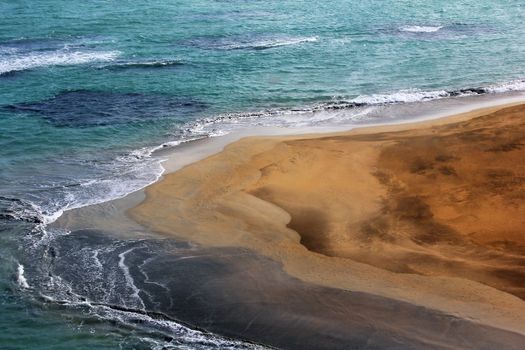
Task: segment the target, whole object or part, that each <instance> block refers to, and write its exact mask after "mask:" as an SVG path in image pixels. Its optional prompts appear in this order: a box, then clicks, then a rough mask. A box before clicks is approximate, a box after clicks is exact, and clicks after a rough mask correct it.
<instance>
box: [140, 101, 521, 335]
mask: <svg viewBox="0 0 525 350" xmlns="http://www.w3.org/2000/svg"><path fill="white" fill-rule="evenodd" d="M519 104H520V103H513V104H511V105H519ZM511 105H505V106H493V107H488V108H483V109H481V110H475V111H470V112H466V113H462V114H459V115H455V116H451V117H445V118H440V119H435V120H426V121H419V122H409V123H406V124H396V125H387V126H373V127H365V128H359V129H353V130H351V131H349V132H337V133H330V134H309V135H293V136H266V137H265V136H252V137H248V138H244V139H241V140H238V141H235V142H233V143H230V144H228V145H227V146H226V147H225V149H224V150H223V151H220V152H219V153H217V154H214V155H207V158H205V159H203V160H200V161H198V162H197V163H192V162H187V164H185V165H183V166H180V167H179V169H180V168H182V169H180V170H178V171H175V172H169V169H170V167H171V169H172V170H177V166H173V164H172V165H170V166H168V170H167V171H166V174H165V175H164V176H163V178H162V179H161V180H160V181H159V182H157V183H155V184H153V185H150V186H149V187H148V188H146V190H145V191H146V194H147V197H149V198H150V200H149V202H148V199H146V202H145V203H149V204H150V205H151V202H152V201H151V197H152V196H156V197H157V200H158V198H162V196H163V195H164V196H165V195H166V189H165V188H164V189H163V190H159V191H157V193H155V194H152V193H153V192H154V191H155V190H154V188H155V187H162V186H165V184H166V182H167V181H168V180H169V178H170V177H175V176H176V177H177V182H180V181H181V177H180V174H181V173H184V172H186V173H188V171H189V172H190V173H191V172H192V171H193V173H192V174H191V176H190V175H189V173H188V174H183V175H182V176H183V178H182V180H183V181H186V183H185V184H186V186H187V187H186V188H187V189H186V191H189V188H191V187H193V188H199V190H197V191H196V192H198V191H201V190H200V186H202V184H203V183H202V182H199V176H200V179H201V180H202V179H203V178H206V179H207V181H209V180H210V179H213V180H212V182H214V183H215V184H217V185H219V184H221V186H222V187H221V191H223V192H224V193H233V192H235V191H237V192H238V193H240V192H242V190H239V189H238V188H236V187H235V186H238V185H239V183H240V182H243V181H244V182H247V180H240V179H231V178H230V177H231V175H232V171H233V170H232V169H233V168H234V167H236V166H237V167H239V166H240V167H242V164H243V162H246V161H247V159H249V158H251V157H253V156H254V155H255V154H260V153H264V152H267V151H268V149H271V148H272V147H275V145H276V144H277V143H279V142H294V141H297V140H299V139H303V140H304V139H309V140H319V139H322V138H329V137H334V138H337V137H343V136H348V137H356V136H359V135H361V136H366V135H371V134H374V133H376V134H377V133H387V132H402V130H407V129H411V128H412V130H420V131H418V132H421V130H424V129H425V128H439V127H443V126H446V125H449V124H450V123H459V122H464V121H467V120H472V119H473V118H476V117H479V116H481V115H484V114H487V113H494V112H495V111H497V110H501V109H502V108H509V107H510V106H511ZM365 148H366V147H365ZM376 151H377V150H376ZM228 152H229V153H228ZM233 152H235V153H237V154H236V156H235V157H236V158H235V160H234V162H236V163H235V164H232V161H231V159H227V161H226V160H225V157H221V154H222V155H224V154H225V153H228V154H229V156H231V155H232V154H233ZM363 152H365V153H363V155H362V157H361V161H363V160H364V159H367V158H373V157H374V156H377V154H371V153H366V152H370V149H368V150H363ZM226 158H227V157H226ZM230 158H231V157H230ZM228 162H229V164H228V165H225V163H228ZM203 163H208V165H203V166H201V165H202V164H203ZM218 163H220V164H221V165H218ZM175 164H176V162H175ZM366 166H368V167H369V166H370V164H368V165H366ZM366 166H365V168H366ZM192 167H193V168H196V167H197V168H199V167H200V169H191V168H192ZM213 167H215V168H214V172H213V174H211V173H209V170H210V169H211V168H213ZM228 167H229V168H228ZM217 170H219V172H220V173H221V174H222V175H221V176H222V177H219V178H218V177H217V176H216V172H217ZM195 171H196V172H197V173H195ZM206 171H208V172H207V173H206ZM235 171H237V172H238V169H236V170H235ZM246 171H247V172H246V173H245V174H244V175H247V177H245V178H247V179H249V180H248V182H249V181H256V180H257V178H258V177H260V175H259V174H257V173H254V172H253V170H251V171H250V170H246ZM199 172H201V173H199ZM233 173H235V172H233ZM177 174H178V175H177ZM196 174H197V176H195V175H196ZM228 174H229V175H228ZM362 177H363V179H364V178H366V177H367V175H366V174H363V176H362ZM221 181H222V182H224V183H227V185H223V184H222V182H221ZM235 181H238V182H239V183H235ZM369 184H371V183H369ZM171 185H172V186H173V181H172V183H171ZM244 185H245V184H244ZM241 187H242V186H241ZM248 187H249V186H248ZM371 188H372V189H375V190H373V191H375V194H376V195H378V196H384V192H382V191H384V189H382V188H381V186H378V184H377V183H375V184H373V186H368V187H367V192H369V191H370V189H371ZM207 190H210V191H211V192H210V193H208V194H206V195H205V196H202V194H199V195H200V198H198V199H195V198H193V197H191V196H192V195H193V194H191V193H188V192H184V188H181V187H179V188H177V191H179V192H178V195H179V196H180V195H181V191H182V195H183V196H189V197H187V198H185V200H188V198H192V200H193V199H195V200H197V201H198V203H199V205H201V206H202V203H203V201H208V203H211V204H210V206H211V207H213V206H214V205H216V202H214V201H215V200H216V199H217V198H218V197H217V196H219V197H221V196H222V197H221V200H224V196H223V195H222V194H217V193H213V189H207ZM170 191H173V189H170ZM228 191H230V192H228ZM251 191H252V194H250V195H249V196H251V197H250V198H249V199H247V198H245V197H246V196H244V197H243V198H242V199H240V198H235V200H234V198H233V197H232V198H229V199H228V200H226V201H225V202H222V203H220V206H221V210H222V212H221V211H219V212H218V213H219V214H211V213H210V212H201V213H198V214H197V215H194V213H191V214H189V215H188V216H187V217H186V216H185V215H184V214H187V212H185V211H184V210H183V208H182V207H180V208H177V210H179V212H177V216H178V217H183V218H185V219H184V220H181V221H183V223H177V225H173V222H169V223H168V222H165V223H164V224H162V223H161V222H162V221H163V218H162V215H161V214H159V213H157V214H155V215H152V214H151V208H150V213H149V214H144V212H142V213H139V214H137V210H139V211H140V210H141V209H136V208H135V209H132V210H131V212H132V213H133V215H132V216H133V217H135V218H139V220H138V221H139V222H141V223H145V224H147V226H148V228H151V229H153V230H154V231H156V232H161V233H164V234H171V235H172V234H173V231H177V228H179V231H178V233H177V234H176V236H177V237H179V238H184V239H189V240H191V241H194V242H196V243H199V244H202V245H204V246H239V247H243V248H248V249H251V250H253V251H256V252H258V253H260V254H262V255H264V256H267V257H270V258H271V259H273V260H275V261H278V262H280V263H282V264H283V267H284V269H285V271H286V272H287V273H288V274H290V275H292V276H294V277H298V278H300V279H302V280H303V281H306V282H310V283H314V284H318V285H323V286H327V287H332V288H341V289H344V290H351V291H362V292H366V293H372V294H376V295H382V296H385V297H390V298H394V299H397V300H402V301H405V302H410V303H413V304H416V305H422V306H426V307H430V308H432V309H435V310H441V311H443V312H445V313H448V314H455V315H458V316H460V317H464V318H466V319H476V320H478V322H480V323H484V324H488V325H492V326H496V327H500V328H503V329H508V330H512V331H516V332H519V333H521V334H525V329H522V327H520V326H519V325H520V324H524V323H523V322H522V321H524V320H522V319H521V318H520V316H519V312H517V311H516V310H522V311H523V310H525V308H524V305H523V300H521V299H519V298H516V297H514V296H512V295H509V294H506V293H501V292H500V291H498V290H496V289H493V288H491V287H487V286H485V285H482V284H480V283H478V282H476V281H470V280H468V281H467V280H463V279H459V280H460V281H457V280H458V278H457V277H435V278H433V281H431V283H429V281H428V280H429V277H428V276H422V275H418V274H403V275H402V276H403V278H402V281H400V280H399V276H398V274H397V273H394V272H392V271H386V270H383V269H381V268H378V267H377V266H372V265H369V264H367V263H361V262H358V261H351V262H349V261H348V260H349V259H345V258H341V257H333V256H326V255H323V254H319V253H318V252H317V253H316V252H311V251H310V250H308V249H306V248H305V246H304V245H302V244H300V241H301V237H298V236H297V233H296V231H294V230H292V229H290V227H287V225H288V224H289V222H290V220H291V216H290V214H289V213H288V212H287V211H285V210H283V209H282V203H281V206H279V205H276V203H275V202H272V201H268V200H266V201H264V200H261V197H264V195H261V194H260V193H259V195H257V194H255V195H253V194H254V193H255V192H256V191H257V189H254V188H252V189H251ZM160 192H163V193H164V194H161V193H160ZM248 192H249V191H248ZM238 193H237V194H238ZM244 194H246V192H244ZM199 195H197V197H199ZM246 195H247V194H246ZM361 195H363V194H362V193H361ZM247 196H248V195H247ZM266 199H268V198H266ZM171 200H173V197H172V198H171ZM239 200H240V202H239ZM261 201H262V202H264V203H262V202H261ZM232 202H236V203H243V204H242V205H238V204H234V203H233V204H232ZM193 204H195V202H193ZM199 205H197V206H194V207H195V208H199V210H200V208H201V207H199ZM190 206H191V205H190ZM141 207H142V208H144V204H141V205H139V208H141ZM170 207H171V209H173V206H172V205H170ZM252 207H254V208H257V209H258V210H259V212H258V214H257V215H255V216H254V215H253V210H252V209H253V208H252ZM367 207H369V211H370V213H371V212H375V211H377V209H378V206H377V203H374V201H371V202H370V203H368V204H367ZM159 209H160V208H158V207H156V208H155V210H159ZM215 209H217V207H215ZM199 210H196V211H197V212H198V211H199ZM250 210H251V213H250V215H252V216H251V217H250V219H249V220H247V221H245V222H242V220H241V221H237V222H236V224H237V226H238V225H244V226H245V227H250V230H252V229H253V227H256V231H257V230H260V229H261V227H258V226H257V225H258V224H260V220H261V216H266V218H265V220H267V219H268V218H271V220H269V221H268V220H267V221H265V225H264V226H265V229H264V230H262V231H260V232H259V231H257V233H258V234H259V236H258V237H256V238H255V239H254V237H253V235H251V234H250V235H247V234H246V232H249V230H247V231H244V232H243V231H242V230H240V229H237V228H232V227H231V226H229V223H228V220H232V218H235V219H238V218H239V217H241V218H242V217H243V215H246V211H250ZM163 213H164V214H165V215H164V216H165V217H170V215H172V217H173V216H174V215H173V213H168V212H166V211H164V212H163ZM182 213H184V214H183V215H181V214H182ZM216 213H217V211H216ZM261 213H262V214H261ZM148 215H149V217H148ZM210 215H211V216H210ZM196 216H198V217H199V219H201V220H204V221H206V220H208V223H209V226H210V227H207V228H206V227H203V224H202V222H197V221H195V220H196ZM210 217H211V218H212V221H210ZM226 217H227V219H225V218H226ZM192 220H193V221H192ZM165 221H166V220H165ZM167 221H169V220H167ZM230 224H231V223H230ZM191 225H195V226H194V227H192V228H191V229H189V230H187V231H191V232H185V233H183V232H182V229H181V228H182V227H191ZM221 225H224V226H221ZM195 227H198V228H197V229H196V228H195ZM212 227H213V228H214V230H215V231H219V233H220V231H221V230H223V231H224V232H223V233H222V234H219V235H220V236H221V237H220V238H217V232H216V234H215V235H214V236H213V237H211V236H210V235H209V231H210V229H211V228H212ZM268 228H271V230H275V231H276V232H280V234H281V237H278V238H276V237H274V236H272V235H271V234H269V233H268V232H264V231H268ZM296 229H297V228H296ZM199 230H202V232H208V234H202V232H201V234H199V232H198V231H199ZM206 230H207V231H206ZM179 232H180V233H179ZM232 233H233V234H232ZM252 233H253V232H252ZM228 236H229V237H228ZM243 237H244V238H243ZM261 237H262V238H261ZM283 237H284V238H283ZM247 238H250V240H248V239H247ZM265 240H266V243H265ZM261 242H262V243H261ZM268 242H271V244H270V245H269V244H268ZM276 247H278V248H276ZM305 257H306V258H305ZM294 259H295V260H300V261H301V263H302V264H303V265H305V264H306V265H307V266H308V267H307V268H305V267H304V266H303V267H298V266H297V262H294ZM304 259H306V260H307V261H305V260H304ZM334 259H335V260H334ZM334 261H337V263H335V264H334V263H333V262H334ZM294 264H295V265H294ZM328 265H332V266H330V268H328ZM333 265H336V267H334V266H333ZM319 266H321V267H322V268H320V267H319ZM323 269H324V270H323ZM305 270H308V271H307V272H306V271H305ZM349 271H350V272H349ZM327 272H329V274H335V275H339V276H340V275H344V276H349V275H351V276H352V278H353V281H352V283H348V282H346V284H345V283H342V282H341V281H340V280H337V278H333V277H329V276H326V273H327ZM368 275H370V276H374V275H375V280H373V281H372V282H371V281H370V278H369V276H368ZM356 276H359V277H356ZM451 278H452V279H451ZM456 282H461V283H460V284H461V287H460V288H455V287H454V286H453V285H454V284H455V283H456ZM403 283H408V284H409V285H412V286H418V288H419V290H418V291H416V292H412V293H407V292H406V290H405V291H403V288H401V289H400V288H398V286H397V285H399V284H403ZM447 283H450V284H451V285H452V286H451V287H447V288H444V287H443V285H444V284H447ZM405 289H406V288H405ZM439 289H441V291H440V293H436V292H435V290H439ZM445 289H446V290H445ZM469 290H470V291H471V292H468V291H469ZM410 294H411V295H410ZM458 300H460V301H458ZM493 306H496V307H497V308H498V309H499V311H497V312H494V310H492V307H493ZM458 309H459V310H460V311H458ZM521 314H523V312H522V313H521Z"/></svg>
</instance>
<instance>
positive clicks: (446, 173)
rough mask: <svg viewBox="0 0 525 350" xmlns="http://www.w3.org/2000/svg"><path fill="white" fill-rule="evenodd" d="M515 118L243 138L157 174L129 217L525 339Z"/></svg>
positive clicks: (519, 145) (524, 131) (485, 115)
mask: <svg viewBox="0 0 525 350" xmlns="http://www.w3.org/2000/svg"><path fill="white" fill-rule="evenodd" d="M524 115H525V105H512V106H505V107H493V108H487V109H483V110H476V111H473V112H469V113H464V114H461V115H455V116H451V117H447V118H442V119H438V120H434V121H426V122H420V123H414V124H406V125H393V126H382V127H371V128H364V129H356V130H352V131H349V132H343V133H334V134H319V135H299V136H297V135H296V136H286V137H283V136H277V137H276V136H268V137H248V138H244V139H241V140H239V141H237V142H234V143H232V144H230V145H228V146H227V147H226V148H225V149H224V150H223V151H222V152H220V153H218V154H215V155H212V156H210V157H207V158H206V159H204V160H202V161H199V162H196V163H193V164H190V165H188V166H186V167H184V168H183V169H181V170H178V171H176V172H174V173H170V174H167V175H166V176H165V177H164V178H163V179H162V180H161V181H159V182H157V183H155V184H153V185H151V186H149V187H148V188H147V189H146V199H145V200H144V201H143V202H142V203H141V204H140V205H138V206H137V207H135V208H133V209H131V210H130V214H131V217H132V218H134V219H135V220H137V221H138V222H140V223H141V224H143V225H145V226H146V227H148V228H149V229H152V230H154V231H155V232H159V233H162V234H165V235H168V236H170V237H176V238H178V239H183V240H187V241H191V242H195V243H197V244H199V245H201V246H203V247H210V248H219V249H221V248H228V247H234V248H242V249H248V250H249V251H251V252H253V253H255V254H257V255H260V256H263V257H265V258H269V259H270V260H273V261H274V262H277V263H278V264H280V265H281V266H282V269H283V270H284V271H285V272H286V274H288V275H289V276H291V277H293V278H297V279H299V280H301V281H303V282H306V283H309V284H312V285H317V286H320V287H323V288H330V289H331V290H333V289H335V290H341V291H349V292H359V293H365V294H367V295H371V296H377V297H380V298H387V299H388V300H394V301H398V302H400V303H403V305H412V306H417V307H423V308H425V309H426V310H431V311H433V312H434V311H435V312H437V313H440V314H443V315H448V316H451V317H454V318H455V319H458V320H465V321H467V322H473V323H474V324H478V325H483V327H493V328H495V329H500V330H505V331H510V332H514V333H518V334H521V335H525V235H524V234H523V227H524V224H525V219H524V218H525V215H524V214H525V166H524V165H523V164H522V163H523V159H524V157H525V148H524V140H525V119H524V118H523V116H524ZM364 312H366V310H364ZM471 334H475V332H471ZM518 338H520V339H523V338H521V337H518ZM509 339H510V338H509ZM509 341H510V340H509ZM507 345H508V346H510V345H509V344H507Z"/></svg>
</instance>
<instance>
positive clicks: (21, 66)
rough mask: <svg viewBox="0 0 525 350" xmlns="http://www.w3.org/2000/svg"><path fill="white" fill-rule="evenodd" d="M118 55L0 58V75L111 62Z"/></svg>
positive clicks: (63, 53) (53, 54) (43, 54)
mask: <svg viewBox="0 0 525 350" xmlns="http://www.w3.org/2000/svg"><path fill="white" fill-rule="evenodd" d="M118 55H119V52H118V51H98V52H85V51H68V50H59V51H51V52H31V53H27V54H24V55H8V56H5V57H2V58H0V75H4V74H8V73H11V72H16V71H23V70H28V69H34V68H38V67H49V66H69V65H79V64H86V63H91V62H104V61H112V60H114V59H115V58H116V57H117V56H118Z"/></svg>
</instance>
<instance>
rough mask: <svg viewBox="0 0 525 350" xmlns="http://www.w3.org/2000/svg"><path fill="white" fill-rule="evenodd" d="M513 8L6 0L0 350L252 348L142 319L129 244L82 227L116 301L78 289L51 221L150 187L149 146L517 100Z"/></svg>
mask: <svg viewBox="0 0 525 350" xmlns="http://www.w3.org/2000/svg"><path fill="white" fill-rule="evenodd" d="M524 18H525V4H524V3H523V1H519V0H508V1H489V0H476V1H470V0H467V1H455V2H453V1H444V0H443V1H438V0H432V1H423V0H410V1H409V0H405V1H389V0H387V1H383V0H381V1H379V0H371V1H342V0H338V1H316V2H311V1H297V0H294V1H287V0H285V1H243V0H231V1H227V0H223V1H218V0H217V1H211V0H207V1H205V0H192V1H188V0H179V1H162V0H161V1H154V2H151V1H139V0H136V1H102V0H99V1H94V0H89V1H78V2H77V1H57V0H55V1H51V0H48V1H3V2H1V3H0V329H1V332H0V348H2V349H17V348H20V349H23V348H26V347H28V346H30V347H31V348H33V349H39V348H42V349H44V348H54V349H58V348H64V349H71V348H75V349H94V348H97V349H98V348H100V349H103V348H108V349H113V348H119V347H120V348H124V349H128V348H140V349H142V348H144V349H148V348H158V349H161V348H174V349H213V348H235V349H243V348H253V347H255V345H252V344H248V343H243V342H241V341H237V340H231V339H226V338H223V337H221V336H219V335H213V334H208V333H205V332H201V331H198V330H194V329H191V328H188V327H186V326H184V325H182V324H179V323H177V322H175V321H174V320H162V319H158V318H157V319H153V318H155V317H153V316H151V315H147V314H144V313H140V312H138V311H140V310H141V305H140V302H139V301H138V300H139V299H140V297H138V294H137V293H135V292H136V291H135V290H134V289H133V287H134V285H133V279H132V278H131V277H130V274H129V271H128V268H129V266H128V265H126V263H125V261H126V256H128V255H127V254H129V253H130V252H132V251H134V250H133V249H135V248H134V247H135V245H140V242H139V241H137V242H139V243H137V242H127V243H122V242H117V241H114V240H111V239H109V238H96V237H99V236H96V235H95V236H94V237H95V238H93V239H92V241H90V244H91V245H92V246H90V247H91V248H93V247H94V246H96V247H99V248H100V247H105V248H104V249H109V248H108V247H113V248H112V249H113V250H111V249H110V250H111V251H113V252H114V254H113V255H112V256H111V257H110V256H109V255H108V257H107V259H106V260H104V259H102V260H101V259H98V254H101V255H100V256H101V257H102V256H103V254H102V253H100V250H96V249H94V248H93V249H91V248H90V249H91V250H90V249H87V248H86V249H87V250H85V251H84V253H85V254H87V255H82V256H83V257H84V258H85V259H87V258H86V257H87V256H89V257H91V258H90V259H91V260H89V259H88V260H89V261H88V260H86V261H85V268H86V270H87V271H89V268H90V267H93V266H95V267H96V266H98V265H97V264H105V266H104V267H105V270H104V271H108V269H109V270H110V269H111V268H113V269H114V271H113V273H114V274H113V275H111V274H109V275H104V274H101V275H100V276H99V278H101V279H104V278H111V279H113V280H116V281H121V283H122V288H123V289H122V290H121V295H128V296H129V298H128V299H125V298H124V297H122V298H124V299H122V300H120V299H119V300H113V301H111V302H109V301H108V300H109V299H108V298H106V297H107V296H108V295H109V294H111V295H112V296H113V297H115V290H118V288H117V287H115V286H114V285H106V284H104V283H100V284H99V286H100V288H101V290H99V291H98V292H97V293H99V294H100V295H102V296H103V297H100V298H99V299H97V300H95V299H96V298H97V295H99V294H97V293H95V292H90V293H91V294H89V293H88V294H89V295H88V296H87V295H82V293H81V292H79V291H78V290H76V291H73V290H72V287H71V285H68V283H67V281H66V280H64V279H67V278H66V277H64V276H68V273H67V265H66V266H62V267H60V266H58V265H53V266H51V265H50V264H51V263H50V261H51V260H52V259H54V258H56V256H57V251H61V252H66V253H67V252H68V249H70V248H68V246H67V244H66V243H67V239H66V241H64V237H66V236H67V235H69V234H70V232H62V231H60V230H58V229H53V228H51V227H49V224H51V223H52V222H54V221H55V220H56V219H57V218H59V217H60V216H61V215H62V214H63V213H64V212H65V211H67V210H71V209H74V208H80V207H84V206H87V205H90V204H96V203H101V202H105V201H108V200H111V199H115V198H120V197H123V196H125V195H127V194H129V193H131V192H133V191H135V190H138V189H141V188H143V187H144V186H146V185H148V184H150V183H152V182H154V181H155V180H156V179H158V177H159V176H160V175H161V174H162V172H163V168H162V166H161V161H162V160H163V157H162V156H161V155H159V154H158V153H159V152H157V151H158V150H159V149H165V148H176V147H177V146H178V145H180V144H181V143H185V142H191V141H192V140H196V139H201V138H207V137H218V136H221V135H224V134H227V133H230V132H232V131H236V130H242V129H245V128H253V127H254V126H270V127H277V128H289V129H290V130H292V129H293V128H296V127H313V126H320V127H323V126H341V127H352V126H355V125H363V124H367V123H381V122H388V115H385V113H381V111H382V110H384V108H385V106H394V108H397V107H395V106H399V108H404V107H403V106H408V105H411V104H418V103H419V104H421V103H422V102H426V101H436V100H447V99H454V100H455V101H461V99H462V98H469V97H472V96H478V95H482V96H493V95H494V96H497V95H499V94H506V93H520V92H521V91H523V90H525V26H524V25H523V19H524ZM389 108H392V107H389ZM60 237H61V238H60ZM79 237H83V236H82V235H80V236H79ZM59 238H60V239H59ZM57 239H59V240H57ZM64 242H66V243H64ZM101 242H102V243H101ZM64 244H66V245H65V246H64ZM144 244H145V243H144ZM58 246H59V247H58ZM78 247H80V248H81V245H79V246H78ZM126 247H128V248H127V249H124V248H126ZM80 248H79V249H80ZM97 249H98V248H97ZM100 249H102V248H100ZM174 249H175V248H174ZM181 249H182V248H181ZM184 249H186V248H184ZM108 251H109V250H108ZM70 254H73V253H71V252H70ZM115 254H116V255H115ZM79 256H80V255H79ZM115 257H117V258H116V260H115V259H113V258H115ZM78 259H81V257H79V258H78ZM112 259H113V260H112ZM59 272H61V274H59ZM70 272H71V271H70ZM110 272H111V271H109V272H108V273H110ZM69 274H70V275H71V273H69ZM87 276H89V274H87ZM104 276H105V277H104ZM108 276H109V277H108ZM115 276H116V277H115ZM119 276H120V277H119ZM86 278H88V277H86ZM119 278H120V280H119ZM99 282H100V281H99ZM119 283H120V282H119ZM108 293H109V294H108ZM126 293H127V294H126ZM137 297H138V299H137ZM95 301H96V302H97V303H98V304H96V303H95ZM95 304H96V305H95ZM142 306H143V305H142ZM110 309H111V310H110ZM152 317H153V318H152ZM138 320H139V321H138Z"/></svg>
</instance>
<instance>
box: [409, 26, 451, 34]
mask: <svg viewBox="0 0 525 350" xmlns="http://www.w3.org/2000/svg"><path fill="white" fill-rule="evenodd" d="M441 28H443V26H402V27H399V30H400V31H402V32H409V33H435V32H437V31H439V30H440V29H441Z"/></svg>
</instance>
